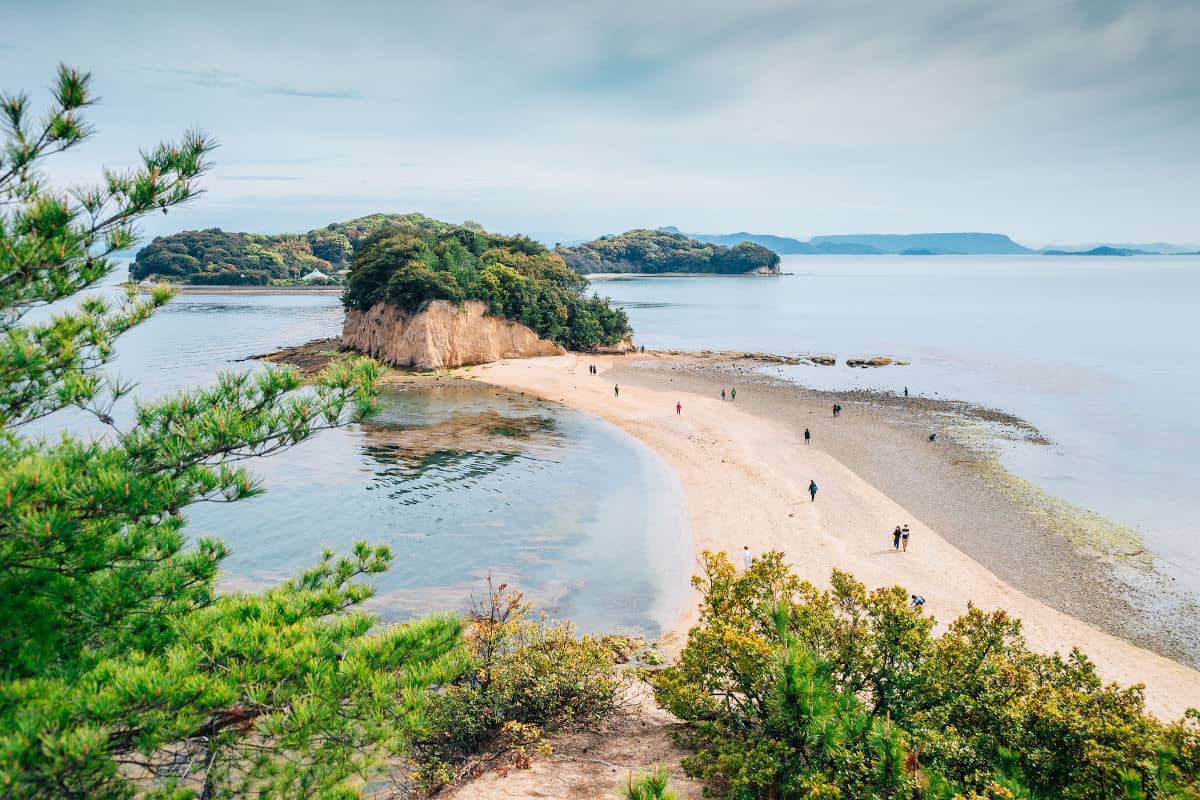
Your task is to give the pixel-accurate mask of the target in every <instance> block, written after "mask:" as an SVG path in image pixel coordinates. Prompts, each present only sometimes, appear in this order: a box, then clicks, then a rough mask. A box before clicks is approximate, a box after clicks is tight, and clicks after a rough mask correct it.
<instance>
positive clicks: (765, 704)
mask: <svg viewBox="0 0 1200 800" xmlns="http://www.w3.org/2000/svg"><path fill="white" fill-rule="evenodd" d="M694 583H695V585H696V586H697V588H698V589H699V590H701V591H702V592H703V594H704V601H703V605H702V610H701V619H700V622H699V624H698V625H697V626H696V627H694V628H693V629H692V631H691V632H690V633H689V636H688V643H687V646H686V647H685V649H684V651H683V653H682V655H681V658H680V661H679V663H678V664H677V665H675V666H673V667H669V668H667V669H666V670H664V671H663V672H661V673H659V674H658V675H656V676H655V677H654V678H653V679H652V680H653V681H654V683H655V693H656V696H657V698H658V700H659V702H660V703H661V704H662V705H663V706H664V707H666V708H667V709H669V710H670V711H671V712H673V713H674V714H676V715H677V716H679V717H680V718H682V719H684V720H687V721H688V722H689V723H691V725H690V727H689V731H688V733H687V741H688V743H689V744H690V745H691V746H692V747H693V748H694V750H695V754H694V755H693V756H691V757H689V758H688V759H686V760H685V762H684V766H685V768H686V769H687V770H688V772H689V774H692V775H695V776H698V777H702V778H706V779H708V780H709V781H710V782H711V784H712V787H713V789H714V790H715V792H716V793H717V795H718V796H721V797H726V798H739V800H740V798H780V799H781V800H782V799H783V798H817V797H820V798H826V797H828V798H847V799H849V798H863V800H866V799H867V798H892V797H895V798H900V797H904V798H930V799H931V800H932V799H933V798H937V799H938V800H950V799H951V798H958V797H962V798H996V799H997V800H999V798H1063V799H1064V800H1110V799H1111V798H1123V797H1129V798H1134V797H1138V798H1147V799H1148V800H1155V799H1157V798H1180V799H1182V798H1192V799H1193V800H1194V798H1198V797H1200V758H1198V755H1200V715H1198V714H1197V713H1196V712H1194V711H1193V712H1189V713H1188V715H1187V716H1186V717H1185V718H1184V719H1183V720H1181V721H1179V722H1177V723H1174V724H1172V725H1164V724H1163V723H1161V722H1159V721H1158V720H1156V719H1154V718H1153V717H1151V716H1149V715H1148V714H1147V713H1146V710H1145V704H1144V701H1143V696H1142V687H1141V686H1140V685H1137V686H1132V687H1120V686H1117V685H1116V684H1107V685H1106V684H1104V683H1103V682H1102V681H1101V680H1100V678H1099V677H1098V675H1097V674H1096V670H1095V668H1094V666H1093V665H1092V663H1091V662H1090V661H1089V660H1088V659H1087V657H1086V656H1084V655H1083V654H1082V653H1080V652H1078V651H1073V652H1072V653H1071V654H1070V655H1069V656H1066V657H1062V656H1059V655H1057V654H1056V655H1052V656H1046V655H1041V654H1038V653H1034V652H1032V651H1030V650H1029V648H1028V646H1027V644H1026V642H1025V639H1024V637H1023V636H1022V634H1021V624H1020V622H1019V621H1018V620H1015V619H1013V618H1012V617H1010V616H1009V615H1007V614H1006V613H1005V612H1004V611H994V612H990V613H988V612H984V611H981V610H979V609H976V608H971V609H970V610H969V611H968V612H967V613H966V614H965V615H964V616H962V617H960V618H959V619H957V620H955V621H954V622H953V623H951V625H950V627H949V628H948V629H947V631H946V632H945V633H943V634H942V635H941V636H934V635H933V634H932V628H933V620H932V619H930V618H929V617H926V616H925V615H923V614H922V612H921V610H920V609H913V608H910V607H909V606H908V604H907V598H908V593H907V592H906V591H905V590H904V589H902V588H900V587H890V588H881V589H877V590H875V591H872V592H868V591H867V590H866V588H865V587H864V586H863V585H862V584H861V583H859V582H857V581H855V580H854V579H853V578H852V577H851V576H850V575H848V574H846V573H843V572H840V571H836V570H835V571H834V573H833V576H832V580H831V588H830V589H829V590H827V591H821V590H818V589H816V588H815V587H814V586H812V585H811V584H809V583H807V582H803V581H801V580H799V579H798V578H797V577H796V576H795V575H793V574H792V573H790V572H789V571H788V569H787V567H786V566H785V565H784V563H783V560H782V555H781V554H780V553H769V554H767V555H766V556H764V557H763V558H761V559H758V560H756V561H755V563H754V565H752V566H751V568H750V569H749V570H746V571H745V572H744V573H740V574H739V573H738V572H737V571H736V570H735V569H734V568H733V566H732V565H731V564H730V562H729V560H728V559H727V558H726V557H725V556H724V555H713V554H711V553H705V554H704V570H703V573H702V575H700V576H699V577H697V578H696V579H694Z"/></svg>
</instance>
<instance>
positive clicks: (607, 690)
mask: <svg viewBox="0 0 1200 800" xmlns="http://www.w3.org/2000/svg"><path fill="white" fill-rule="evenodd" d="M488 584H489V586H488V588H489V592H488V599H487V601H486V602H485V603H482V604H480V605H478V606H476V607H475V608H474V609H472V612H471V614H470V616H469V619H470V627H469V628H468V633H467V636H466V644H467V649H468V652H469V653H470V656H471V668H470V669H469V670H467V671H465V672H464V673H463V675H462V677H461V678H460V679H459V680H457V681H455V682H454V683H452V684H450V685H448V686H446V687H444V688H443V689H442V691H440V692H438V693H436V694H435V695H434V696H432V698H431V699H430V703H429V709H428V712H427V719H428V721H429V722H428V725H427V726H426V728H425V731H424V733H423V734H422V735H421V736H420V737H418V738H417V740H416V742H415V745H414V748H413V752H412V754H411V760H412V762H413V763H414V765H415V767H414V772H413V777H414V778H415V779H416V780H417V782H418V785H419V787H420V788H421V789H423V790H425V791H430V790H437V789H440V788H442V787H444V786H446V785H448V784H452V783H455V782H457V781H459V780H461V779H462V778H464V777H467V776H470V775H472V774H475V773H477V772H479V771H480V770H481V769H483V768H484V767H485V766H491V767H499V768H501V769H506V768H515V769H522V768H527V767H528V766H529V764H530V758H531V757H532V756H534V755H536V754H538V753H541V754H548V753H549V744H548V743H547V741H546V738H545V737H546V735H547V734H549V733H552V732H555V731H559V730H562V729H564V728H571V729H581V728H593V727H595V726H597V725H599V724H600V723H601V722H603V721H604V720H605V719H606V718H607V717H608V716H609V715H610V714H612V712H613V711H614V710H615V708H616V703H617V696H618V689H619V688H620V686H621V677H620V676H619V674H618V672H617V668H616V667H615V666H614V660H613V652H612V650H611V649H610V647H609V645H608V644H607V643H605V642H604V641H602V640H601V639H598V638H596V637H592V636H583V637H579V636H577V635H576V632H575V629H574V627H573V626H572V625H571V624H570V623H569V622H563V621H557V622H556V621H551V620H549V619H547V618H546V616H545V615H544V614H540V615H535V614H534V613H533V609H532V606H531V605H530V604H529V603H527V602H525V600H524V598H523V597H522V595H521V594H520V593H519V592H515V591H511V590H509V589H508V587H507V586H506V585H505V584H500V585H499V586H498V587H494V588H493V587H492V585H491V581H490V580H489V582H488Z"/></svg>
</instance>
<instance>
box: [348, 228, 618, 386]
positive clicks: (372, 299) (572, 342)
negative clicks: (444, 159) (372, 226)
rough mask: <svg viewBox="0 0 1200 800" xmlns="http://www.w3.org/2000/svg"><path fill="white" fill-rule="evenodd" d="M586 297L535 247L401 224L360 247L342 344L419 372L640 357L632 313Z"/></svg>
mask: <svg viewBox="0 0 1200 800" xmlns="http://www.w3.org/2000/svg"><path fill="white" fill-rule="evenodd" d="M587 287H588V281H587V279H586V278H584V277H583V276H582V275H579V274H577V273H575V272H572V271H571V270H570V269H568V268H567V266H566V264H565V263H563V260H562V258H560V257H559V256H557V255H555V254H554V253H551V252H550V251H548V250H547V249H546V248H545V247H544V246H542V245H541V244H539V243H537V242H535V241H534V240H532V239H530V238H528V237H525V236H505V235H502V234H496V233H488V232H487V231H485V230H484V229H483V228H482V227H480V226H479V225H477V224H475V223H464V224H462V225H451V224H448V223H445V222H440V221H438V220H433V219H429V218H428V217H419V216H418V217H416V218H409V219H405V220H402V221H399V222H395V221H393V222H391V223H389V224H387V225H385V226H382V227H380V228H379V229H378V230H376V231H375V232H374V233H372V234H370V235H369V236H367V237H366V238H365V239H363V240H362V241H361V242H359V244H358V245H357V248H356V253H355V256H354V261H353V264H352V267H351V269H350V272H349V277H348V279H347V285H346V291H345V294H344V295H343V296H342V302H343V304H344V305H345V307H346V310H347V314H346V322H345V327H344V329H343V332H342V344H343V346H345V347H348V348H350V349H353V350H358V351H361V352H364V353H368V354H370V355H372V356H375V357H377V358H380V359H382V360H384V361H387V362H389V363H392V364H396V365H398V366H406V367H414V368H417V369H439V368H442V367H458V366H464V365H468V364H481V363H486V362H489V361H496V360H498V359H502V358H521V357H528V356H542V355H556V354H558V353H561V352H562V351H563V349H564V348H566V349H571V350H583V351H589V352H594V351H597V350H602V349H603V350H608V351H621V350H625V349H628V348H630V347H632V343H631V339H630V328H629V320H628V319H627V318H626V316H625V312H624V311H622V310H620V309H618V308H614V307H613V306H612V305H611V304H610V303H609V301H608V300H607V299H603V298H601V297H599V296H598V295H592V296H590V297H589V296H588V295H587V293H586V292H587Z"/></svg>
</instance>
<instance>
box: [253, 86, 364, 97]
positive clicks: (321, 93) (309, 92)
mask: <svg viewBox="0 0 1200 800" xmlns="http://www.w3.org/2000/svg"><path fill="white" fill-rule="evenodd" d="M254 92H255V93H256V94H274V95H281V96H283V97H306V98H314V99H318V100H366V99H368V95H365V94H363V93H362V92H360V91H358V90H357V89H304V88H300V87H296V86H261V87H258V88H256V89H254Z"/></svg>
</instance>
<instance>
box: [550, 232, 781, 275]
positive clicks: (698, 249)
mask: <svg viewBox="0 0 1200 800" xmlns="http://www.w3.org/2000/svg"><path fill="white" fill-rule="evenodd" d="M554 252H555V253H557V254H558V255H560V256H562V258H563V260H564V261H565V262H566V264H567V266H569V267H570V268H571V269H573V270H575V271H576V272H579V273H583V274H592V275H594V274H604V273H647V274H661V273H712V274H720V275H747V274H752V275H778V274H779V256H778V254H776V253H774V252H772V251H771V250H768V249H767V248H766V247H763V246H762V245H760V244H755V243H753V242H739V243H738V244H735V245H734V246H732V247H726V246H724V245H719V244H709V243H706V242H701V241H697V240H696V239H692V238H690V237H688V236H685V235H684V234H682V233H678V232H674V231H667V230H656V231H652V230H646V229H640V228H639V229H635V230H631V231H626V232H625V233H622V234H618V235H616V236H601V237H600V238H599V239H595V240H593V241H590V242H584V243H583V244H579V245H576V246H574V247H563V246H559V247H557V248H556V249H555V251H554Z"/></svg>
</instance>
